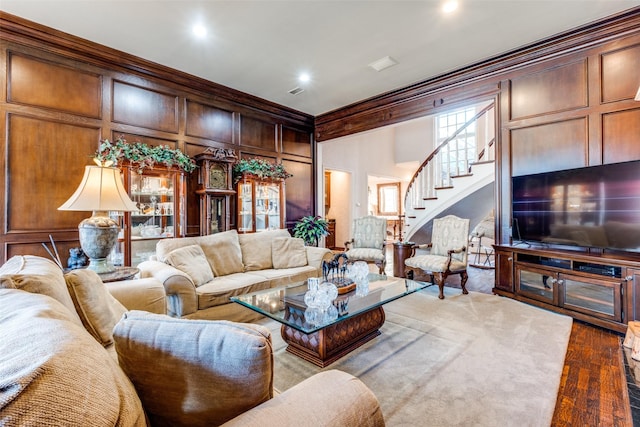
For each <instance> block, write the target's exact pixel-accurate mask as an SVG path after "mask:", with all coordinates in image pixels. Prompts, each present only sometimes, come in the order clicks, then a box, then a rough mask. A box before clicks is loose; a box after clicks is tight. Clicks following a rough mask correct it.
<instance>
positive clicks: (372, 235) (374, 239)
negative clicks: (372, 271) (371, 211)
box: [344, 215, 387, 274]
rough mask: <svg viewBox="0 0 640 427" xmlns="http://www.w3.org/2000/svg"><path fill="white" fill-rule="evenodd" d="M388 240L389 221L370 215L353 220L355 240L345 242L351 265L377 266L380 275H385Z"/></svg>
mask: <svg viewBox="0 0 640 427" xmlns="http://www.w3.org/2000/svg"><path fill="white" fill-rule="evenodd" d="M386 238H387V220H386V219H385V218H379V217H377V216H373V215H368V216H364V217H361V218H356V219H354V220H353V238H352V239H351V240H349V241H348V242H344V244H345V247H346V248H347V252H346V254H347V257H348V259H349V263H353V262H356V261H365V262H366V263H367V264H375V265H376V266H377V267H378V271H379V273H380V274H385V273H384V269H385V267H386V266H387V256H386V254H385V247H384V245H385V243H386Z"/></svg>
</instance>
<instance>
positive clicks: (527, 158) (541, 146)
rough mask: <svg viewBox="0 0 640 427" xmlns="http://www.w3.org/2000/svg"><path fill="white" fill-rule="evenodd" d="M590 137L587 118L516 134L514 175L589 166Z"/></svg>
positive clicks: (522, 129) (528, 129)
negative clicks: (588, 137)
mask: <svg viewBox="0 0 640 427" xmlns="http://www.w3.org/2000/svg"><path fill="white" fill-rule="evenodd" d="M587 135H588V133H587V119H586V118H580V119H574V120H567V121H563V122H557V123H550V124H545V125H539V126H531V127H526V128H521V129H514V130H512V131H511V167H512V169H511V173H512V175H513V176H518V175H526V174H531V173H540V172H549V171H554V170H560V169H571V168H576V167H581V166H586V165H587V149H588V139H587Z"/></svg>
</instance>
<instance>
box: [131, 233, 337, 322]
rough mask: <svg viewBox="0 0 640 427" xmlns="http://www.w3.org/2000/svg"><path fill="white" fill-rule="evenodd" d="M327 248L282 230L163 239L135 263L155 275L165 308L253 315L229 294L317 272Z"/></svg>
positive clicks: (230, 316) (194, 314) (198, 315)
mask: <svg viewBox="0 0 640 427" xmlns="http://www.w3.org/2000/svg"><path fill="white" fill-rule="evenodd" d="M330 254H331V251H329V250H328V249H326V248H318V247H313V246H305V245H304V242H303V240H302V239H296V238H292V237H291V235H290V234H289V232H288V231H287V230H268V231H262V232H259V233H249V234H238V232H237V231H236V230H229V231H225V232H222V233H217V234H211V235H208V236H198V237H186V238H178V239H164V240H161V241H159V242H158V244H157V245H156V258H157V260H155V261H145V262H142V263H140V264H139V265H138V268H140V276H141V277H153V278H155V279H157V280H158V281H160V282H161V283H162V284H163V285H164V287H165V291H166V293H167V302H168V314H169V315H171V316H174V317H186V318H192V319H225V320H234V321H244V322H247V321H251V320H255V318H256V316H255V313H253V312H251V311H250V310H248V309H246V308H244V307H242V306H240V305H237V304H235V303H232V302H230V298H231V297H232V296H237V295H241V294H245V293H249V292H255V291H260V290H264V289H269V288H273V287H276V286H282V285H286V284H293V283H296V282H301V281H304V280H306V279H307V278H309V277H320V276H321V275H322V260H323V259H324V257H325V256H327V255H330Z"/></svg>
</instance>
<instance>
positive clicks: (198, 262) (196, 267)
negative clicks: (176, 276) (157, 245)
mask: <svg viewBox="0 0 640 427" xmlns="http://www.w3.org/2000/svg"><path fill="white" fill-rule="evenodd" d="M164 261H165V262H166V263H167V264H169V265H171V266H173V267H175V268H177V269H178V270H180V271H183V272H184V273H186V274H188V275H189V277H191V280H192V281H193V284H194V285H196V286H200V285H204V284H205V283H207V282H210V281H211V280H213V272H212V271H211V266H210V265H209V263H208V262H207V257H206V256H205V255H204V252H203V251H202V248H201V247H200V245H189V246H185V247H183V248H179V249H176V250H173V251H171V252H170V253H169V254H168V255H167V256H166V257H165V259H164Z"/></svg>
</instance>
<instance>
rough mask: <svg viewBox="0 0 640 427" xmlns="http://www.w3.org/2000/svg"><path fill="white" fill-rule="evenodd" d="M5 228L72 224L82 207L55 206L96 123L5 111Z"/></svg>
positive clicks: (90, 144) (75, 174)
mask: <svg viewBox="0 0 640 427" xmlns="http://www.w3.org/2000/svg"><path fill="white" fill-rule="evenodd" d="M8 130H9V139H8V152H7V170H8V174H7V180H8V184H7V188H8V201H7V204H8V206H7V212H8V215H7V228H8V229H7V231H8V232H16V231H29V232H33V231H51V230H64V229H76V228H77V227H78V223H79V222H80V221H82V220H83V219H84V218H88V217H89V216H91V215H90V213H87V212H63V211H58V210H57V209H58V207H59V206H60V205H62V204H63V203H64V202H65V201H66V200H67V199H68V198H69V197H70V196H71V195H72V194H73V192H74V191H75V190H76V188H77V186H78V184H80V181H81V180H82V176H83V174H84V167H85V166H86V165H89V164H92V162H91V158H92V157H93V154H94V153H95V151H96V149H97V148H98V141H99V139H100V129H96V128H91V127H84V126H77V125H71V124H64V123H58V122H54V121H48V120H44V119H38V118H32V117H24V116H20V115H16V114H11V115H10V116H9V129H8Z"/></svg>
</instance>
